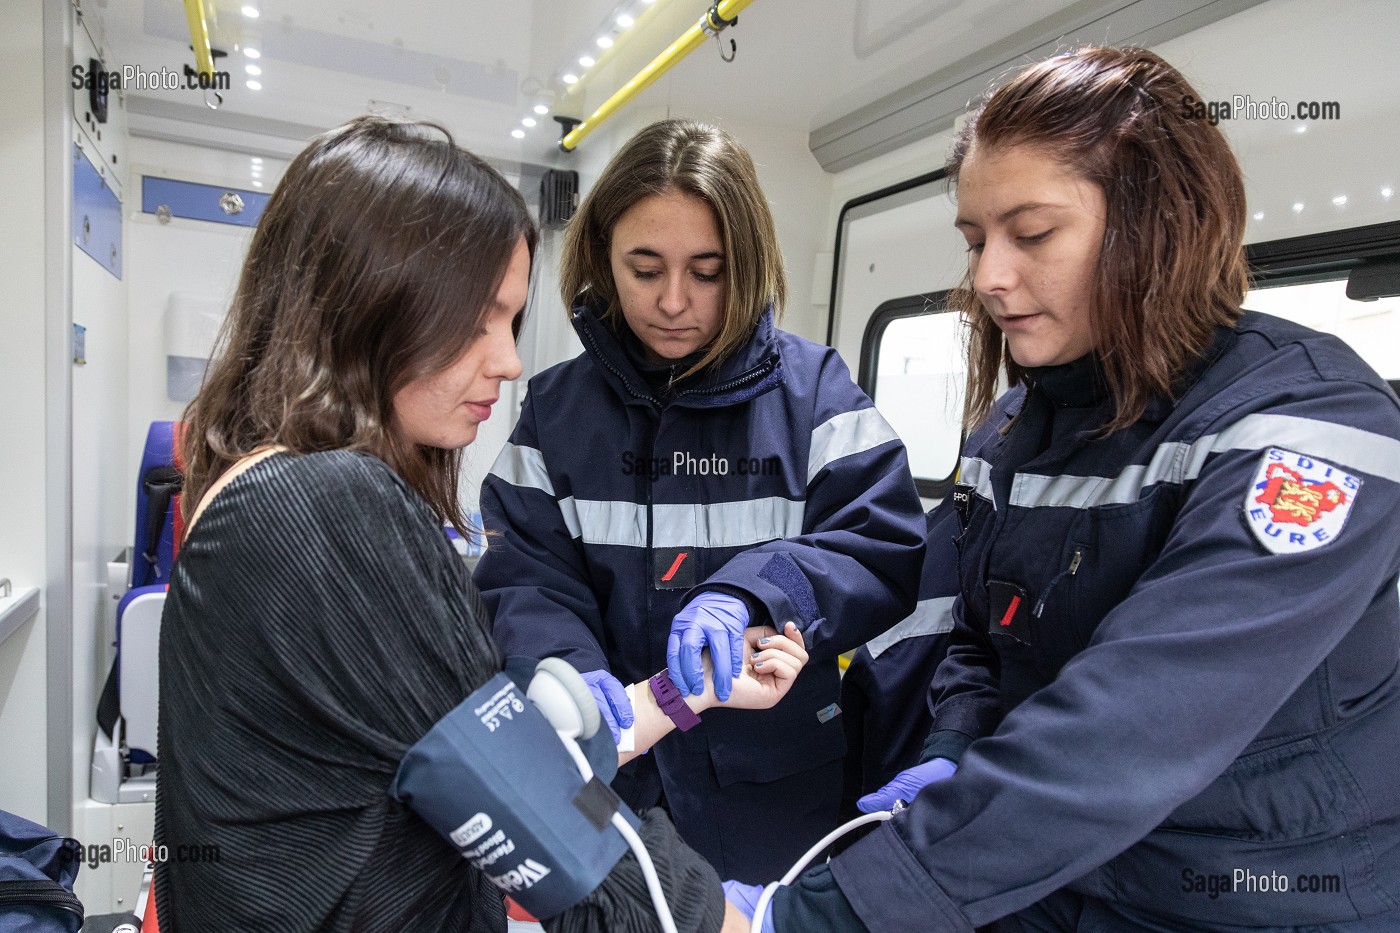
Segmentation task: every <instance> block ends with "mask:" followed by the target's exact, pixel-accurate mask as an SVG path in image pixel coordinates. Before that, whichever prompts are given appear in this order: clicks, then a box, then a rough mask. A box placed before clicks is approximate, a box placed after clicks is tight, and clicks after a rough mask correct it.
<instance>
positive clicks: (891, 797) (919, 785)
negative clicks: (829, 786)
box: [856, 758, 958, 813]
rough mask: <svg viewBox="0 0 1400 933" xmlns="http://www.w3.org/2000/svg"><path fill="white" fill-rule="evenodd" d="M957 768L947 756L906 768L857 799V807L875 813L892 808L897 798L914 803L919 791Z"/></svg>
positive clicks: (949, 775) (865, 811)
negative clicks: (892, 778)
mask: <svg viewBox="0 0 1400 933" xmlns="http://www.w3.org/2000/svg"><path fill="white" fill-rule="evenodd" d="M957 770H958V766H957V765H956V764H954V763H953V762H951V761H949V760H948V759H947V758H935V759H933V760H932V761H926V762H924V763H923V764H921V765H915V766H914V767H912V768H905V769H904V770H903V771H901V772H899V773H898V774H896V775H895V776H894V780H892V781H890V782H889V783H888V784H886V785H885V786H884V787H882V788H880V789H879V790H877V791H876V792H875V793H873V794H866V795H865V796H864V797H862V798H860V799H859V800H857V801H856V807H857V808H858V809H859V810H860V811H861V812H862V813H875V812H877V811H880V810H888V809H890V808H891V807H893V806H894V802H895V801H896V800H903V801H904V802H905V803H913V802H914V798H915V797H917V796H919V791H921V790H923V789H924V788H925V787H927V786H929V785H930V784H932V783H934V782H935V781H941V780H943V779H944V778H950V777H952V776H953V772H954V771H957Z"/></svg>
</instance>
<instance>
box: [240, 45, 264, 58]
mask: <svg viewBox="0 0 1400 933" xmlns="http://www.w3.org/2000/svg"><path fill="white" fill-rule="evenodd" d="M243 54H244V55H246V56H247V57H249V58H262V53H261V52H259V51H258V50H257V49H255V48H253V47H252V46H249V47H248V48H246V49H244V50H243Z"/></svg>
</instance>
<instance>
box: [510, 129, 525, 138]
mask: <svg viewBox="0 0 1400 933" xmlns="http://www.w3.org/2000/svg"><path fill="white" fill-rule="evenodd" d="M510 135H512V136H514V137H515V138H516V139H524V138H525V131H524V130H511V131H510Z"/></svg>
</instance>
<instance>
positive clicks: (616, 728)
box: [583, 671, 636, 745]
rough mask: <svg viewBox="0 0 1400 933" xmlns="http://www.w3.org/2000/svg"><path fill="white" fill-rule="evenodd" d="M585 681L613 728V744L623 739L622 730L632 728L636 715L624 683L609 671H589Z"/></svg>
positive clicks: (605, 719)
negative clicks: (633, 713)
mask: <svg viewBox="0 0 1400 933" xmlns="http://www.w3.org/2000/svg"><path fill="white" fill-rule="evenodd" d="M583 682H584V683H586V684H588V689H589V690H592V691H593V699H594V700H596V701H597V702H598V712H600V713H602V714H603V721H604V722H606V723H607V724H608V728H609V729H610V730H612V737H613V744H614V745H616V744H617V743H619V742H621V741H622V730H623V729H630V728H631V727H632V723H633V722H634V721H635V720H636V717H635V716H633V715H632V703H631V701H629V700H628V699H627V690H626V689H625V688H624V687H623V686H622V683H621V682H620V681H619V680H618V679H617V678H616V677H614V676H613V675H611V674H609V673H608V672H607V671H589V672H588V673H586V674H584V675H583Z"/></svg>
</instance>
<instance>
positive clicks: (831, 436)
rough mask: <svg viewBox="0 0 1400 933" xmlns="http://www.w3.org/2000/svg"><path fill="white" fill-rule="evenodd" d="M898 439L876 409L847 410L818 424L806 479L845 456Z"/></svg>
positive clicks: (813, 477) (810, 448)
mask: <svg viewBox="0 0 1400 933" xmlns="http://www.w3.org/2000/svg"><path fill="white" fill-rule="evenodd" d="M897 440H899V435H898V434H896V433H895V431H894V428H892V427H890V425H889V422H888V421H886V420H885V419H884V418H883V417H882V416H881V415H880V413H879V412H878V411H876V410H875V408H873V407H871V408H862V409H859V410H858V411H846V412H842V413H841V414H839V415H836V416H835V417H833V418H830V419H828V420H827V421H824V422H822V423H821V424H819V425H817V427H816V428H815V429H813V431H812V444H811V447H809V448H808V452H807V482H808V483H809V484H810V483H811V482H812V480H814V479H815V478H816V476H817V474H818V473H820V472H821V471H822V470H824V469H826V468H827V467H828V466H829V465H831V464H832V463H835V462H836V461H837V460H840V459H841V458H842V457H849V456H851V455H852V454H859V453H864V452H865V451H867V450H874V449H875V448H876V447H879V446H880V445H881V444H888V443H889V442H890V441H897Z"/></svg>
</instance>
